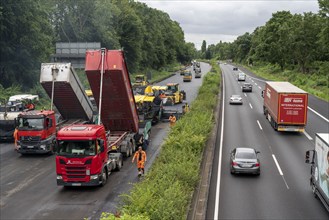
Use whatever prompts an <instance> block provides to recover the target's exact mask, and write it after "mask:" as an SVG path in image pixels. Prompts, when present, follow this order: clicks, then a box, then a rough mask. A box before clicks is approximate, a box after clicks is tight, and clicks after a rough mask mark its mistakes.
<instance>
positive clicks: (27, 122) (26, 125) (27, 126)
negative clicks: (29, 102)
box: [18, 118, 44, 131]
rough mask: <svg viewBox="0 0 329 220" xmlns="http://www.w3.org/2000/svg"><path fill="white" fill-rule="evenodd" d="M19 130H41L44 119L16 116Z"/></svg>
mask: <svg viewBox="0 0 329 220" xmlns="http://www.w3.org/2000/svg"><path fill="white" fill-rule="evenodd" d="M18 129H19V130H32V131H35V130H43V129H44V119H43V118H18Z"/></svg>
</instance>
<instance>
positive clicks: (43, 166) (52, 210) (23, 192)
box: [0, 63, 210, 220]
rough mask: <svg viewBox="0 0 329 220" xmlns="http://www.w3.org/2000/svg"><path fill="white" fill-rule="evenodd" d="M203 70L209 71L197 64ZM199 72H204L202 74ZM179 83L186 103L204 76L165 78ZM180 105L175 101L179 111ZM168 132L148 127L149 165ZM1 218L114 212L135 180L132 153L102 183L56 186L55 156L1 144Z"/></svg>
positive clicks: (94, 215)
mask: <svg viewBox="0 0 329 220" xmlns="http://www.w3.org/2000/svg"><path fill="white" fill-rule="evenodd" d="M201 69H202V73H203V74H202V75H203V76H204V75H205V73H206V72H208V71H209V70H210V66H209V65H208V64H205V63H202V64H201ZM203 76H202V77H203ZM168 82H178V83H180V87H181V89H183V90H185V91H186V93H187V100H186V101H187V102H188V103H191V102H192V101H193V100H194V99H195V98H196V96H197V93H198V88H199V87H200V85H201V83H202V79H195V78H194V73H193V79H192V82H186V83H185V82H183V79H182V76H180V75H179V73H177V74H176V75H175V76H173V77H171V78H168V79H166V80H165V81H163V82H161V83H159V84H162V85H163V84H166V83H168ZM181 107H182V104H179V105H177V106H174V108H177V109H180V110H181ZM168 131H169V126H168V123H161V122H160V123H158V124H157V125H156V126H154V127H152V133H151V142H150V146H149V147H148V149H147V151H146V152H147V155H148V163H147V164H146V171H147V170H148V169H149V167H150V166H151V164H152V163H153V161H154V160H155V158H156V156H157V155H158V154H159V152H160V147H161V144H162V142H163V139H164V138H165V137H166V136H167V133H168ZM0 177H1V178H0V197H1V200H0V219H6V220H10V219H15V220H18V219H83V218H88V219H95V218H96V219H98V218H99V217H100V215H101V213H102V212H112V213H114V212H116V210H117V209H118V207H119V206H120V204H121V201H122V198H121V197H120V195H122V194H125V193H129V190H130V189H131V188H132V186H133V183H136V182H137V181H138V178H137V169H136V166H135V163H134V164H132V163H131V158H127V159H125V160H124V166H123V168H122V169H121V170H120V171H119V172H114V173H112V174H111V175H110V177H109V179H108V182H107V184H106V185H105V186H104V187H71V188H64V187H60V186H57V185H56V172H55V156H54V155H51V156H49V155H27V156H21V155H20V154H18V153H17V152H15V151H14V144H13V143H2V144H0Z"/></svg>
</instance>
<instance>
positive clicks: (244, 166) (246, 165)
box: [241, 164, 252, 168]
mask: <svg viewBox="0 0 329 220" xmlns="http://www.w3.org/2000/svg"><path fill="white" fill-rule="evenodd" d="M251 166H252V165H249V164H242V165H241V167H243V168H250V167H251Z"/></svg>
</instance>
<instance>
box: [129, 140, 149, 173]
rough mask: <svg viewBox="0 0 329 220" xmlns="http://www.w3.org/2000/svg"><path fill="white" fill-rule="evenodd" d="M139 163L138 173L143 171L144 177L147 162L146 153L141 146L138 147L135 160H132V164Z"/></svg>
mask: <svg viewBox="0 0 329 220" xmlns="http://www.w3.org/2000/svg"><path fill="white" fill-rule="evenodd" d="M135 159H136V161H137V169H138V172H139V171H142V173H143V175H144V172H145V170H144V166H145V162H146V152H145V151H143V149H142V146H139V147H138V151H136V153H135V155H134V157H133V159H132V161H131V162H132V163H133V162H134V161H135Z"/></svg>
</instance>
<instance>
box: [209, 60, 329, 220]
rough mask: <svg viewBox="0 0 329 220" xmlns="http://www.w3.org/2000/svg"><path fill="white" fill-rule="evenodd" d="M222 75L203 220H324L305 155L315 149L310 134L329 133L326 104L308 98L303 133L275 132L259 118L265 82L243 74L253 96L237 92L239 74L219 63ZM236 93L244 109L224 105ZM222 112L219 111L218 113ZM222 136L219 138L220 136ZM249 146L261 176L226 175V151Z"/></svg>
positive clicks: (328, 106) (227, 169)
mask: <svg viewBox="0 0 329 220" xmlns="http://www.w3.org/2000/svg"><path fill="white" fill-rule="evenodd" d="M220 67H221V69H222V74H223V80H224V83H223V90H224V91H223V103H222V105H223V111H224V112H223V116H224V117H222V116H220V117H222V120H223V127H221V129H219V132H218V134H217V140H216V149H215V160H214V163H213V171H212V176H211V183H210V191H209V198H208V206H207V214H206V216H207V219H329V213H328V212H327V211H326V209H325V208H324V206H323V205H322V204H321V202H320V201H319V200H318V199H315V198H314V196H313V194H312V191H311V188H310V185H309V178H310V165H309V164H305V162H304V158H305V152H306V150H308V149H313V148H314V137H315V133H318V132H325V133H329V121H328V119H329V110H328V109H329V104H328V102H324V101H321V100H318V99H316V98H315V97H312V96H310V98H309V110H308V122H307V126H306V131H305V132H304V133H283V132H276V131H275V130H274V129H273V128H272V127H271V126H270V123H269V122H268V121H267V120H266V118H265V116H264V114H263V98H262V97H261V91H262V90H263V89H264V81H263V80H262V79H259V78H258V77H256V76H255V75H253V74H252V73H250V72H248V71H246V70H244V72H245V73H246V74H247V75H248V77H247V80H246V82H249V83H252V85H253V91H252V93H242V91H241V85H242V83H243V82H242V83H240V82H238V81H237V73H238V71H233V66H232V65H229V64H227V65H225V64H221V65H220ZM232 94H240V95H241V97H242V98H243V105H242V106H239V105H229V97H230V96H231V95H232ZM220 114H222V113H220ZM221 132H222V133H223V136H221ZM235 147H254V148H256V149H257V150H259V151H260V160H261V175H260V176H250V175H231V174H230V169H229V157H230V151H231V150H232V149H233V148H235Z"/></svg>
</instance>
